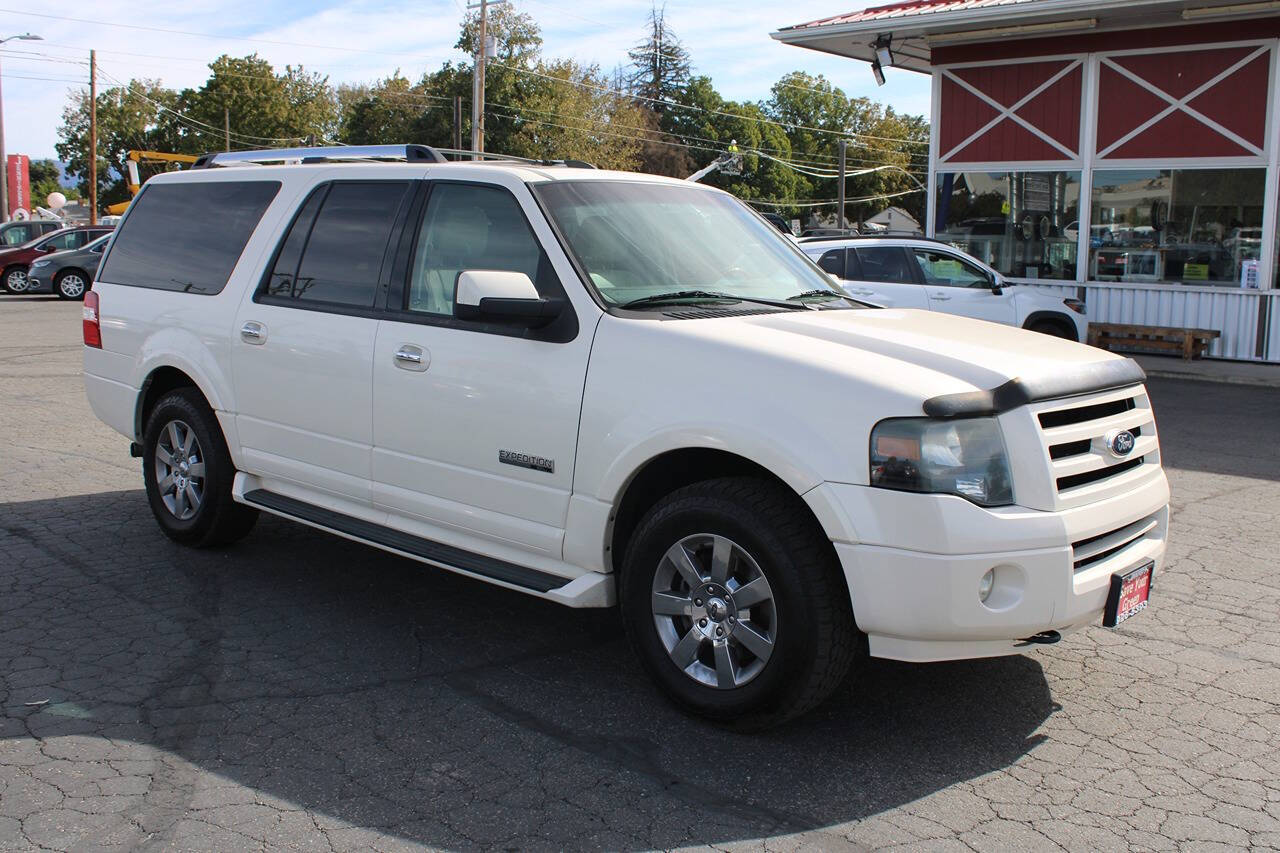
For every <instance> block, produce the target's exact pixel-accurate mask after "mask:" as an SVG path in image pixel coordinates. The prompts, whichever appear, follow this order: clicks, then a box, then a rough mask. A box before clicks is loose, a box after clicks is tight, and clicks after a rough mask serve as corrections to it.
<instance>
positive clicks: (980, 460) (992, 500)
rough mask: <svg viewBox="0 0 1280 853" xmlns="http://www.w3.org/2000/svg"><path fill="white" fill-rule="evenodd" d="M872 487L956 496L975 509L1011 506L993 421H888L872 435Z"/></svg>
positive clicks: (1006, 471) (1001, 447) (1006, 461)
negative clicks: (970, 502)
mask: <svg viewBox="0 0 1280 853" xmlns="http://www.w3.org/2000/svg"><path fill="white" fill-rule="evenodd" d="M871 485H873V486H878V487H879V488H882V489H897V490H898V491H904V492H928V493H932V494H943V495H959V496H960V497H962V498H965V499H967V500H970V501H973V502H974V503H976V504H978V505H979V506H1005V505H1007V504H1011V503H1013V484H1012V481H1011V479H1010V477H1009V459H1008V454H1006V453H1005V449H1004V437H1003V436H1002V435H1001V433H1000V426H999V424H997V423H996V421H995V418H964V419H958V420H946V421H943V420H933V419H931V418H891V419H890V420H887V421H881V422H880V423H878V424H876V428H875V429H873V430H872V431H871Z"/></svg>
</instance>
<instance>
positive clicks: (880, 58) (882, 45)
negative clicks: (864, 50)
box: [872, 36, 893, 68]
mask: <svg viewBox="0 0 1280 853" xmlns="http://www.w3.org/2000/svg"><path fill="white" fill-rule="evenodd" d="M892 42H893V36H880V38H878V39H876V43H875V44H873V45H872V47H873V48H875V51H876V62H878V63H879V64H880V67H881V68H888V67H889V66H890V65H893V51H891V50H889V45H890V44H891V43H892Z"/></svg>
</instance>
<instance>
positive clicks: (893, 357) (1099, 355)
mask: <svg viewBox="0 0 1280 853" xmlns="http://www.w3.org/2000/svg"><path fill="white" fill-rule="evenodd" d="M738 322H739V323H741V324H743V325H750V326H754V327H757V328H759V329H760V330H761V331H764V330H765V329H768V330H770V331H771V332H775V333H778V334H780V335H782V336H785V338H786V339H787V340H786V341H783V342H782V343H783V345H784V346H786V348H787V349H788V350H790V351H791V352H793V353H794V354H796V355H798V356H800V357H802V358H806V359H815V360H820V361H830V360H838V361H850V360H855V359H857V358H858V357H859V355H863V358H864V361H865V360H867V359H866V355H867V354H871V355H874V356H879V357H880V358H877V359H873V360H875V361H880V360H881V359H884V360H887V361H891V362H896V363H897V365H900V366H910V367H912V368H915V369H916V370H912V371H911V372H912V373H914V374H917V375H920V374H933V376H932V377H930V381H928V382H927V383H926V384H927V385H929V386H930V387H929V388H928V389H927V392H928V393H930V394H933V393H954V392H957V391H973V390H981V391H987V390H991V389H993V388H996V387H998V386H1000V385H1003V384H1004V383H1006V382H1008V381H1009V380H1011V379H1022V380H1047V379H1050V378H1056V377H1060V376H1061V375H1062V374H1063V372H1064V371H1070V370H1071V369H1072V368H1073V367H1078V368H1079V369H1080V372H1086V373H1087V372H1089V371H1090V370H1091V369H1092V366H1095V365H1097V364H1099V363H1102V362H1113V361H1124V360H1125V359H1124V358H1123V357H1121V356H1117V355H1113V354H1111V353H1108V352H1105V351H1104V350H1100V349H1097V348H1095V347H1090V346H1085V345H1083V344H1078V343H1073V342H1072V341H1067V340H1063V339H1061V338H1055V337H1051V336H1049V335H1044V334H1040V333H1038V332H1029V331H1026V330H1025V329H1019V328H1015V327H1012V326H1004V325H1000V324H997V323H988V322H986V321H983V320H972V319H969V318H967V317H957V316H955V315H952V314H942V313H939V312H936V311H920V310H912V309H882V310H877V309H867V310H850V311H803V312H802V311H792V312H787V313H785V314H765V315H756V316H752V317H743V318H741V319H740V320H738ZM769 337H774V335H769ZM886 363H887V362H886ZM921 378H924V377H923V376H921ZM921 390H926V389H921Z"/></svg>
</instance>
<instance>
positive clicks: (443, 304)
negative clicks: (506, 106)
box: [84, 146, 1169, 726]
mask: <svg viewBox="0 0 1280 853" xmlns="http://www.w3.org/2000/svg"><path fill="white" fill-rule="evenodd" d="M398 152H399V156H400V158H402V159H406V160H407V161H406V162H385V163H378V162H347V161H349V160H358V159H360V158H378V157H387V156H389V152H388V150H387V148H385V147H375V148H371V149H358V148H357V149H309V150H304V151H301V152H299V151H290V152H276V153H271V152H267V153H262V152H259V153H257V154H246V153H241V152H233V153H232V154H220V155H214V156H212V157H211V158H210V160H208V161H206V162H205V163H202V164H199V165H200V166H201V167H198V168H195V169H193V170H191V171H188V172H183V173H174V174H164V175H158V176H156V177H154V178H152V179H151V180H150V181H148V182H147V184H146V186H145V187H144V188H143V190H142V192H141V193H140V194H139V196H138V197H137V199H136V200H135V201H134V202H133V204H132V206H131V207H130V208H129V211H128V213H127V214H126V215H125V217H124V220H123V222H122V223H121V225H120V227H119V229H118V230H117V231H116V233H115V235H114V237H113V239H112V242H111V243H110V245H109V246H108V248H107V254H106V257H105V258H104V259H103V262H102V265H101V268H100V270H99V273H98V278H97V281H96V282H95V283H94V287H93V290H92V291H91V292H90V293H89V294H88V298H87V299H86V302H85V319H84V331H85V343H86V347H85V351H84V353H85V359H84V372H85V385H86V389H87V392H88V396H89V400H90V402H91V403H92V406H93V409H94V411H95V412H96V413H97V414H98V416H99V417H101V418H102V419H103V420H104V421H105V422H106V423H108V424H109V425H111V426H112V427H114V428H115V429H116V430H118V431H119V432H121V433H122V434H123V435H125V436H127V437H128V438H129V439H130V440H131V441H132V442H133V452H134V453H135V455H138V456H140V457H141V458H142V460H143V462H142V468H143V476H144V482H145V485H146V490H147V496H148V499H149V501H150V504H151V508H152V510H153V512H154V513H155V517H156V519H157V521H158V522H159V524H160V527H161V528H162V530H163V531H164V532H165V533H166V534H168V536H170V537H171V538H173V539H174V540H176V541H178V542H181V543H185V544H188V545H193V546H208V545H213V544H218V543H227V542H230V541H232V540H235V539H237V538H239V537H242V536H244V535H245V534H246V533H248V531H249V529H250V528H251V527H252V526H253V523H254V520H255V517H256V515H257V513H258V512H259V511H266V512H270V513H274V514H276V515H280V516H284V517H286V518H291V519H296V520H298V521H301V522H304V523H306V524H309V525H312V526H314V527H318V528H321V529H324V530H329V531H333V532H336V533H338V534H341V535H343V536H346V537H348V538H352V539H356V540H358V541H361V542H366V543H368V544H370V545H374V546H376V547H379V548H383V549H386V550H388V551H393V552H395V553H398V554H401V555H404V556H407V557H410V558H413V559H416V560H420V561H422V562H424V563H429V564H432V565H435V566H440V567H443V568H446V569H450V570H453V571H456V572H461V573H463V574H466V575H469V576H471V577H474V578H478V579H481V580H485V581H488V582H491V583H494V584H497V585H500V586H504V587H508V588H510V589H516V590H520V591H522V592H527V593H529V594H532V595H537V596H540V597H542V598H546V599H550V600H552V601H557V602H560V603H563V604H567V605H570V606H575V607H606V606H610V605H613V604H615V603H618V604H620V606H621V607H620V609H621V618H622V620H623V623H624V625H625V627H626V631H627V633H628V635H629V636H630V638H631V641H632V643H633V644H634V647H635V649H636V651H637V653H638V654H639V657H640V659H641V660H642V661H643V663H644V666H645V667H646V669H647V670H648V672H649V673H650V674H651V675H652V676H653V678H654V679H655V680H656V681H657V683H658V684H659V685H661V687H662V688H663V689H664V690H665V691H666V692H667V693H668V694H669V695H670V696H671V697H672V698H673V699H674V700H675V701H676V702H678V703H680V704H681V705H683V706H684V707H685V708H688V709H690V710H692V711H694V712H697V713H699V714H703V715H706V716H708V717H711V718H714V719H717V720H722V721H729V720H732V721H736V722H737V723H738V724H741V725H748V726H762V725H768V724H771V723H774V722H777V721H779V720H782V719H785V718H787V717H789V716H791V715H793V714H796V713H798V712H800V711H802V710H804V709H806V708H808V707H811V706H813V705H814V704H816V703H817V702H819V701H820V700H821V699H822V698H823V697H824V696H826V695H828V694H829V693H830V692H831V691H832V690H833V689H835V687H836V686H837V685H838V684H839V683H840V682H841V680H842V679H843V678H844V676H845V674H846V672H847V671H848V668H849V665H850V662H851V661H852V660H853V658H854V656H855V654H856V653H857V652H858V651H860V650H863V649H866V650H869V652H870V654H871V655H875V656H880V657H887V658H896V659H899V660H907V661H934V660H944V659H952V658H970V657H979V656H989V655H1004V654H1012V653H1017V652H1020V651H1022V650H1024V649H1027V648H1029V647H1030V646H1032V645H1034V644H1037V643H1048V642H1055V641H1057V640H1058V639H1059V637H1060V635H1061V634H1065V633H1067V632H1069V631H1073V630H1075V629H1078V628H1081V627H1083V626H1086V625H1089V624H1093V623H1097V622H1098V621H1099V620H1103V621H1104V622H1105V623H1106V624H1114V623H1116V622H1118V621H1120V620H1123V619H1124V618H1126V617H1127V616H1129V615H1131V614H1133V613H1136V612H1138V611H1139V610H1141V609H1142V608H1143V607H1145V605H1146V601H1147V593H1148V590H1149V586H1150V581H1151V578H1152V575H1153V573H1154V572H1155V571H1157V570H1158V569H1159V568H1160V566H1161V563H1162V561H1163V559H1164V553H1165V538H1166V528H1167V524H1168V509H1167V503H1168V498H1169V491H1168V486H1167V483H1166V480H1165V476H1164V473H1163V471H1162V469H1161V465H1160V449H1159V443H1158V441H1157V436H1156V429H1155V423H1154V420H1153V418H1152V411H1151V404H1150V402H1149V401H1148V398H1147V394H1146V392H1145V390H1144V388H1143V384H1142V383H1143V379H1144V377H1143V374H1142V371H1141V369H1139V368H1138V367H1137V365H1136V364H1135V363H1134V362H1133V361H1131V360H1128V359H1124V358H1120V357H1118V356H1114V355H1111V354H1109V353H1107V352H1104V351H1102V350H1098V349H1093V348H1090V347H1086V346H1081V345H1078V344H1074V343H1069V342H1067V341H1063V340H1058V339H1054V338H1050V337H1047V336H1044V335H1037V334H1030V333H1028V332H1025V331H1022V330H1020V329H1011V328H1002V327H998V326H994V325H992V324H990V323H979V322H972V321H968V320H964V319H957V318H951V317H943V316H941V315H939V314H936V313H930V312H926V311H910V310H882V309H877V308H868V307H865V306H862V305H859V304H858V303H857V302H855V301H854V300H852V299H850V298H848V297H847V296H844V295H843V294H840V293H838V292H837V291H836V290H835V289H834V288H833V286H832V284H831V281H830V279H829V278H828V277H827V276H826V275H825V274H824V273H823V272H822V271H821V270H820V269H819V268H818V267H817V266H815V265H814V264H813V263H812V262H810V261H809V260H808V259H807V258H806V257H805V256H804V254H803V253H802V252H801V251H800V250H799V249H798V248H797V247H796V246H795V245H794V244H793V243H792V242H791V241H789V240H787V239H786V238H785V237H783V236H782V235H780V234H778V232H777V231H776V230H775V229H774V228H773V227H772V226H770V225H769V224H768V223H766V222H765V221H764V220H762V219H760V218H759V217H757V216H755V215H754V214H753V213H751V212H750V211H749V210H746V209H744V208H743V206H742V205H741V204H739V203H738V202H737V201H736V200H735V199H734V198H733V197H731V196H729V195H727V194H725V193H722V192H720V191H718V190H714V189H711V188H709V187H703V186H698V185H691V184H689V183H688V182H685V181H676V180H666V179H663V178H657V177H651V176H645V175H637V174H626V173H617V172H604V171H595V170H592V169H589V168H578V167H574V166H573V165H551V164H522V163H515V162H504V163H496V164H494V163H479V162H457V163H446V162H436V161H437V160H443V158H441V157H439V155H438V153H437V152H435V151H433V150H432V149H427V148H422V147H417V146H410V147H408V148H405V147H401V148H399V149H398ZM284 157H290V158H303V159H302V164H301V165H256V166H251V165H248V163H249V162H251V161H253V160H258V161H266V160H269V159H272V158H274V159H280V158H284ZM224 163H227V164H235V165H237V166H238V167H237V168H217V167H218V166H221V165H222V164H224ZM481 594H482V593H481V592H480V591H479V590H477V595H481Z"/></svg>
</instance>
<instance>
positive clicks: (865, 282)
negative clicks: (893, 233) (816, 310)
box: [800, 236, 1089, 342]
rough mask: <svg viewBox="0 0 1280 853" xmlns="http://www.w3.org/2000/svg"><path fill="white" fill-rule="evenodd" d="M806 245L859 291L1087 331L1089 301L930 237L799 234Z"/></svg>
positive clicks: (1069, 331)
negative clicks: (1018, 277) (1021, 280)
mask: <svg viewBox="0 0 1280 853" xmlns="http://www.w3.org/2000/svg"><path fill="white" fill-rule="evenodd" d="M800 248H801V249H803V250H804V253H805V254H806V255H808V256H809V257H810V258H812V259H813V260H814V261H816V262H817V264H818V266H820V267H822V268H823V269H824V270H826V271H827V272H828V273H830V274H831V275H833V276H835V277H836V278H838V279H840V283H841V284H842V285H843V286H844V289H845V290H846V291H848V292H849V293H850V294H852V295H853V296H855V297H857V298H859V299H867V300H870V301H872V302H874V303H876V304H877V305H883V306H885V307H886V308H924V309H928V310H931V311H941V312H942V313H944V314H959V315H960V316H962V317H972V318H974V319H975V320H988V321H990V322H992V323H1003V324H1004V325H1006V326H1018V327H1019V328H1023V329H1030V330H1032V331H1033V332H1043V333H1044V334H1048V335H1053V336H1054V337H1059V338H1066V339H1067V340H1072V341H1081V342H1083V341H1087V340H1088V339H1089V321H1088V320H1087V319H1086V315H1085V305H1084V303H1083V302H1081V301H1080V300H1079V299H1063V298H1062V297H1061V296H1055V295H1054V294H1052V293H1049V292H1048V291H1045V290H1041V289H1040V288H1037V287H1034V286H1031V285H1025V284H1016V283H1013V282H1010V281H1008V280H1007V279H1005V277H1004V276H1002V275H1000V273H998V272H996V271H995V270H993V269H992V268H991V267H989V266H987V265H986V264H984V263H982V262H981V261H979V260H978V259H977V258H975V257H973V256H972V255H968V254H965V253H964V252H962V251H960V250H959V249H956V248H954V247H952V246H949V245H947V244H946V243H942V242H939V241H937V240H930V239H928V238H925V237H872V236H869V237H840V238H822V237H820V238H810V239H808V240H801V241H800Z"/></svg>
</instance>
